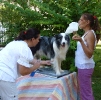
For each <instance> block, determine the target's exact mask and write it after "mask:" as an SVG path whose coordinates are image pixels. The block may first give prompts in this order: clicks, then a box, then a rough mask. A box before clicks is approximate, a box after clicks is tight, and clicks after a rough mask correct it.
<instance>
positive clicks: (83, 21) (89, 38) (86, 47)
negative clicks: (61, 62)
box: [72, 13, 100, 100]
mask: <svg viewBox="0 0 101 100" xmlns="http://www.w3.org/2000/svg"><path fill="white" fill-rule="evenodd" d="M78 24H79V28H80V29H83V30H84V34H83V36H82V37H80V36H77V35H74V36H73V37H72V39H73V40H76V41H78V42H77V50H76V52H75V66H76V67H77V68H78V85H79V91H80V98H81V99H80V100H94V96H93V92H92V85H91V84H92V82H91V77H92V74H93V71H94V66H95V62H94V60H93V53H94V49H95V46H96V43H97V37H96V34H95V32H96V31H100V26H99V23H98V19H97V17H96V16H93V15H91V14H89V13H85V14H83V15H82V16H81V17H80V20H79V22H78Z"/></svg>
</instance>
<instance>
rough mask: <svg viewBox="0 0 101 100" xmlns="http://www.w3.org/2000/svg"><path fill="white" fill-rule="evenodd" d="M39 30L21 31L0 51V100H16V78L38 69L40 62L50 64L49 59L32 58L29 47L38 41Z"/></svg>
mask: <svg viewBox="0 0 101 100" xmlns="http://www.w3.org/2000/svg"><path fill="white" fill-rule="evenodd" d="M39 38H40V31H39V30H37V29H34V28H30V29H28V30H26V31H22V32H21V33H20V34H19V36H18V37H17V38H16V39H15V40H14V41H12V42H10V43H8V44H7V45H6V46H5V47H4V48H3V49H2V50H1V51H0V97H1V100H2V99H3V100H18V97H17V88H16V79H17V78H18V76H19V75H27V74H30V73H31V72H33V71H34V70H36V69H38V68H39V67H40V65H41V64H46V65H50V61H49V60H46V61H38V60H35V59H34V58H33V55H32V52H31V50H30V48H29V47H33V46H36V44H37V43H38V42H39Z"/></svg>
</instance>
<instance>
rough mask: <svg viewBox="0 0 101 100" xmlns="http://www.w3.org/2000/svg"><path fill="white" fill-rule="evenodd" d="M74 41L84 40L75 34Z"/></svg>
mask: <svg viewBox="0 0 101 100" xmlns="http://www.w3.org/2000/svg"><path fill="white" fill-rule="evenodd" d="M72 39H73V40H75V41H80V42H81V41H82V38H81V37H80V36H79V35H77V34H75V35H74V36H73V37H72Z"/></svg>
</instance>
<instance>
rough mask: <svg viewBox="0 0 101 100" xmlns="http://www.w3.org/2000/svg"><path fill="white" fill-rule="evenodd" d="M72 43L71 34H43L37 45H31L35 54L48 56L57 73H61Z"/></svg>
mask: <svg viewBox="0 0 101 100" xmlns="http://www.w3.org/2000/svg"><path fill="white" fill-rule="evenodd" d="M69 45H70V36H69V35H66V34H65V33H60V34H57V35H55V36H53V37H47V36H41V37H40V41H39V43H38V44H37V45H36V47H31V51H32V53H33V55H34V56H37V57H38V58H39V57H40V56H46V57H48V58H49V59H51V61H52V65H53V69H54V70H55V72H56V75H60V74H61V71H62V69H61V62H62V61H63V60H65V58H66V54H67V51H68V49H69Z"/></svg>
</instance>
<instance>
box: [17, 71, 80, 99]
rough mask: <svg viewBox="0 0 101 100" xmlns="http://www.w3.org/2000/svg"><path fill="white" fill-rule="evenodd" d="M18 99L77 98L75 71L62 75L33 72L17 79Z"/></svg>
mask: <svg viewBox="0 0 101 100" xmlns="http://www.w3.org/2000/svg"><path fill="white" fill-rule="evenodd" d="M17 89H18V94H19V95H18V98H19V100H79V99H78V86H77V75H76V72H73V73H70V74H68V75H64V76H62V77H59V78H57V77H53V76H50V75H45V74H40V73H35V75H34V76H33V77H31V76H30V75H26V76H21V77H19V78H18V79H17Z"/></svg>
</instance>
